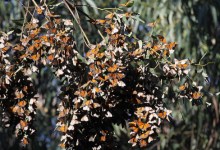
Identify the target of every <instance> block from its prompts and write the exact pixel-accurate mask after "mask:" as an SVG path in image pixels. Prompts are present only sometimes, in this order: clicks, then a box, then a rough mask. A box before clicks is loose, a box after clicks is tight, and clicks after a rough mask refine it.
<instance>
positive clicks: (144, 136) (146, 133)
mask: <svg viewBox="0 0 220 150" xmlns="http://www.w3.org/2000/svg"><path fill="white" fill-rule="evenodd" d="M149 134H150V131H149V130H148V131H146V132H145V133H143V134H141V135H140V139H146V138H147V137H148V136H149Z"/></svg>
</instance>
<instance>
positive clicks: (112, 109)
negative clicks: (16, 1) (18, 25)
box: [1, 3, 201, 149]
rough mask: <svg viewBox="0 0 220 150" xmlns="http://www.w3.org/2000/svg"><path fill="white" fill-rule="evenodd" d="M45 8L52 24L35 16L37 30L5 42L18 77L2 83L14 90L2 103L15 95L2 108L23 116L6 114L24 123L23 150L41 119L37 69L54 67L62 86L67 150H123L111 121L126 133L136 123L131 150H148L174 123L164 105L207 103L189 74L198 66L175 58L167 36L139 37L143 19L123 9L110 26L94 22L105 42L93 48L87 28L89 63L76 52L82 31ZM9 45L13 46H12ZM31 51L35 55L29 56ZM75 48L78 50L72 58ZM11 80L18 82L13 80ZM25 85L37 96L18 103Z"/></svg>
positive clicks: (61, 118)
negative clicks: (180, 100)
mask: <svg viewBox="0 0 220 150" xmlns="http://www.w3.org/2000/svg"><path fill="white" fill-rule="evenodd" d="M126 4H127V3H124V4H122V6H126ZM46 6H47V5H46V4H44V5H43V7H37V6H36V7H35V9H36V10H39V11H40V10H42V11H43V12H42V13H43V14H46V15H45V18H44V17H43V18H41V17H42V16H43V15H42V13H39V12H38V11H37V13H36V12H35V13H34V14H33V17H32V19H31V21H30V23H29V25H30V24H31V25H30V27H31V28H28V27H27V25H28V24H26V26H24V29H23V30H22V31H23V32H22V36H21V37H16V35H12V33H8V34H4V35H3V38H2V41H3V42H2V43H1V44H2V45H3V46H4V47H3V51H4V53H3V54H4V55H3V54H2V57H3V56H4V57H6V58H4V59H5V60H9V61H8V62H9V63H8V64H6V65H4V66H5V67H6V66H7V67H6V68H5V69H8V66H13V67H11V68H10V67H9V68H10V69H12V70H7V71H6V72H15V73H13V75H8V74H7V75H6V76H5V77H6V78H3V79H4V80H3V81H4V82H5V83H4V82H3V83H4V84H3V85H4V86H7V88H5V89H12V90H11V91H14V92H11V91H10V90H9V91H10V92H8V91H7V90H5V91H4V89H3V92H1V93H4V94H3V96H4V95H7V94H8V95H9V97H10V98H9V97H7V98H9V99H10V100H9V101H10V102H9V101H4V102H5V103H3V106H4V107H5V108H10V107H9V106H11V107H13V108H14V110H15V108H18V109H19V111H17V110H16V111H13V108H10V109H8V110H7V111H6V112H7V115H10V117H9V118H12V119H11V120H10V121H12V122H13V124H14V125H16V124H18V125H17V129H16V130H17V131H18V132H17V133H18V135H19V136H20V138H21V139H22V138H23V139H22V140H23V143H24V144H25V141H26V140H27V139H26V138H27V136H28V134H29V133H31V131H33V129H31V128H29V127H31V124H32V119H33V114H31V113H32V112H35V109H34V110H32V109H31V110H30V108H31V107H33V108H34V106H33V105H32V104H30V99H31V97H33V96H34V94H36V89H32V84H33V81H29V80H27V79H29V77H30V74H25V73H26V72H28V71H30V70H31V71H32V72H33V73H34V74H36V75H37V76H39V73H40V72H39V70H40V68H42V67H43V66H48V67H51V68H52V70H53V72H54V74H55V75H56V76H57V78H58V79H60V81H61V83H62V88H61V91H62V92H61V93H60V96H59V99H60V100H62V102H61V103H60V105H59V116H58V120H59V121H58V123H57V129H58V130H59V131H61V132H62V133H63V136H62V140H61V142H62V144H61V146H64V145H65V146H66V147H74V146H78V147H83V146H85V145H86V148H88V146H91V147H100V146H101V147H102V148H103V147H105V148H110V147H111V148H110V149H112V146H117V143H115V137H114V135H113V134H114V130H113V126H112V124H109V122H111V123H113V124H122V125H123V126H125V124H126V123H127V121H129V122H130V123H128V124H129V127H130V130H131V139H130V143H132V145H133V146H135V145H136V144H138V145H140V146H143V147H144V146H146V145H147V144H148V143H153V142H154V141H155V137H156V135H157V133H158V132H159V129H160V128H159V127H160V126H159V125H160V121H162V122H164V120H165V119H169V117H170V111H169V110H167V109H166V108H165V107H164V106H163V102H164V101H167V100H168V101H169V100H171V99H172V98H176V97H181V96H183V97H184V96H185V97H186V98H188V99H192V102H196V104H198V103H199V102H201V101H200V100H199V99H200V98H201V93H200V90H201V88H200V87H198V86H197V85H196V84H194V83H193V82H192V81H191V79H190V78H189V77H188V72H189V70H188V69H189V68H191V67H192V63H191V62H190V61H189V60H180V61H178V60H176V59H173V58H172V57H171V58H170V53H172V51H173V49H174V47H175V46H176V43H174V42H173V43H169V42H167V41H166V39H165V38H164V37H163V36H161V35H156V36H151V35H150V36H149V37H148V39H147V41H141V40H139V39H137V38H135V37H133V34H132V33H131V25H130V22H132V21H133V20H134V18H135V17H136V14H135V13H134V14H132V13H131V12H130V13H122V12H121V11H119V10H117V9H116V10H117V11H114V12H112V13H110V12H108V15H107V16H106V18H105V19H99V20H94V19H91V18H90V22H92V24H94V25H95V26H98V27H99V28H101V29H100V30H101V32H102V33H100V34H101V37H102V38H103V41H102V42H101V43H99V44H96V45H91V44H90V42H89V40H88V39H87V37H86V35H85V33H83V32H84V31H83V30H82V29H80V32H82V35H83V36H84V37H83V38H84V39H85V41H84V43H85V44H87V45H88V47H89V49H90V50H89V51H88V52H87V54H86V56H85V57H84V56H83V55H84V54H83V53H81V54H82V55H80V54H79V53H78V52H77V51H79V52H80V51H81V52H82V50H80V49H78V48H77V44H78V42H76V39H75V38H74V37H75V36H74V34H73V33H74V32H77V31H76V29H75V26H76V25H77V24H76V23H74V22H71V20H65V19H62V18H59V17H58V16H54V15H52V14H51V13H50V11H49V9H47V7H46ZM66 6H69V7H71V5H70V3H67V5H66ZM39 8H40V9H39ZM77 11H79V10H78V9H77ZM39 16H41V17H39ZM73 16H74V15H73ZM75 17H77V16H76V15H75ZM45 22H46V23H45ZM51 24H52V25H51ZM42 25H45V26H42ZM35 26H36V27H35ZM73 26H74V27H73ZM153 26H154V24H148V27H153ZM38 30H40V31H38ZM53 30H54V31H53ZM35 31H36V32H35ZM67 33H68V34H67ZM102 34H103V35H102ZM16 38H20V41H19V40H15V39H16ZM8 39H9V40H10V41H9V42H10V43H11V44H12V45H10V44H9V42H8V43H7V41H8ZM11 41H13V42H11ZM75 42H76V44H75ZM14 43H16V44H14ZM96 43H97V41H96ZM32 48H33V50H30V49H32ZM73 49H75V50H74V51H72V50H73ZM5 54H8V55H5ZM13 56H14V57H13ZM7 57H9V58H7ZM18 58H20V60H19V61H17V59H18ZM14 62H16V63H14ZM4 63H5V62H4ZM14 64H16V65H14ZM21 64H22V65H21ZM21 66H25V67H21ZM35 66H36V67H35ZM28 69H29V70H28ZM37 69H38V70H37ZM3 70H4V69H3ZM19 73H20V74H19ZM14 74H15V75H14ZM16 74H19V76H16ZM20 76H22V78H23V77H24V79H23V80H26V81H27V82H24V83H25V85H23V84H24V83H23V82H22V83H21V81H20ZM134 77H135V78H134ZM9 78H10V79H11V78H13V80H12V81H10V80H9ZM26 78H27V79H26ZM179 79H185V80H184V81H182V80H181V81H180V80H179ZM6 82H7V83H6ZM9 83H10V84H9ZM15 83H19V86H18V87H16V86H14V85H16V84H15ZM175 83H177V84H180V85H181V86H180V87H179V89H175V88H174V87H173V84H175ZM25 86H27V87H28V89H30V90H32V91H33V95H29V94H27V93H31V92H30V91H28V92H25V91H24V90H22V91H18V93H19V94H20V96H21V97H22V94H23V96H24V97H22V99H20V98H21V97H16V92H17V91H16V89H18V90H19V88H21V87H25ZM33 88H34V87H33ZM167 89H169V90H167ZM171 89H173V91H172V90H171ZM174 91H175V92H174ZM173 94H174V95H173ZM14 97H15V99H16V100H14ZM152 99H153V100H154V101H152ZM34 101H35V100H34ZM21 103H22V104H23V105H24V106H23V105H21ZM8 105H9V106H8ZM29 105H30V106H29ZM20 110H21V111H20ZM23 112H25V114H26V113H27V114H28V115H30V116H28V115H27V118H26V116H25V115H23ZM29 112H30V114H29ZM146 112H148V113H146ZM19 113H20V114H19ZM11 116H13V117H11ZM119 116H120V117H119ZM5 117H6V118H7V116H5ZM97 117H98V118H97ZM29 118H31V120H29ZM101 118H102V119H101ZM143 118H147V119H143ZM24 119H25V121H24ZM151 119H152V120H151ZM170 119H171V118H170ZM100 120H102V121H101V122H100ZM6 121H8V120H6ZM71 122H72V124H71ZM26 124H28V127H27V125H26ZM6 125H8V124H7V123H6ZM73 135H74V136H73ZM72 138H73V139H72ZM90 140H92V141H90ZM152 140H153V141H152ZM77 141H78V143H77ZM112 141H114V142H112ZM74 142H75V143H74ZM87 142H88V143H87ZM109 143H110V144H109ZM77 144H78V145H77ZM114 144H115V145H114Z"/></svg>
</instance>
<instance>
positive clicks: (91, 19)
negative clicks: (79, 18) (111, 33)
mask: <svg viewBox="0 0 220 150" xmlns="http://www.w3.org/2000/svg"><path fill="white" fill-rule="evenodd" d="M66 2H67V3H68V4H69V5H70V6H71V7H73V8H75V9H76V10H77V11H79V12H80V13H81V14H83V15H84V16H86V17H87V18H89V20H90V21H92V22H95V21H96V20H95V19H93V18H91V17H90V16H89V15H88V14H86V13H85V12H84V11H82V10H81V9H79V8H76V7H75V5H73V4H72V3H71V2H69V1H68V0H66ZM93 25H94V26H95V28H96V29H97V30H98V33H99V35H100V36H101V38H102V40H105V38H104V36H103V35H102V33H101V31H100V30H99V29H98V27H97V25H96V24H93Z"/></svg>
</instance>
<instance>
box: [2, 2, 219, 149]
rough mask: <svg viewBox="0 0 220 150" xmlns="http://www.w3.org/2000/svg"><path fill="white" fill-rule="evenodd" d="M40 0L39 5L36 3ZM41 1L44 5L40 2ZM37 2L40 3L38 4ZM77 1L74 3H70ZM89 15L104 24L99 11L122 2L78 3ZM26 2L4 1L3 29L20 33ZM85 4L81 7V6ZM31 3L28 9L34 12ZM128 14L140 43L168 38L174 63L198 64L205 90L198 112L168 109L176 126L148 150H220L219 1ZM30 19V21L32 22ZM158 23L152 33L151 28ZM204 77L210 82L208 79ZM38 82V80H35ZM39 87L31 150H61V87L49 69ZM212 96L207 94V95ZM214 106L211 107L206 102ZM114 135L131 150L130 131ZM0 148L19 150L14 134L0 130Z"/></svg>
mask: <svg viewBox="0 0 220 150" xmlns="http://www.w3.org/2000/svg"><path fill="white" fill-rule="evenodd" d="M36 1H37V0H36ZM39 1H40V0H39ZM39 1H37V2H39ZM72 1H73V0H72ZM60 2H61V0H47V3H48V4H49V5H53V4H57V3H60ZM74 2H75V3H76V4H79V5H81V6H78V7H80V9H82V10H83V11H84V12H85V13H87V14H88V15H89V16H91V17H92V18H93V19H101V18H102V17H104V16H105V15H106V13H105V12H104V11H102V10H101V9H99V8H117V7H118V6H119V4H120V3H125V2H126V1H124V0H118V1H116V0H105V1H103V0H95V1H93V0H74ZM27 5H28V0H1V1H0V14H1V15H0V30H2V31H5V32H6V31H10V30H14V31H15V32H16V33H19V32H21V31H20V28H21V27H22V25H23V21H24V16H25V9H24V7H23V6H25V7H26V6H27ZM82 5H83V6H82ZM31 6H33V4H32V3H31V2H30V7H29V10H30V11H33V10H32V8H31ZM127 10H128V11H133V12H136V13H138V14H140V15H138V19H137V20H138V21H136V22H133V23H132V26H133V32H134V33H136V35H137V38H141V39H146V40H147V39H148V36H149V35H150V34H151V33H152V32H153V34H160V35H164V36H165V37H166V38H167V40H168V41H176V42H177V43H178V47H177V48H176V50H175V57H176V58H182V59H183V58H189V59H191V60H192V62H195V63H197V64H199V65H197V67H195V69H193V70H192V71H191V74H197V76H199V78H198V77H197V78H195V80H196V81H198V83H200V84H201V85H203V86H204V89H205V91H206V92H204V98H203V104H202V105H200V106H198V107H195V106H192V104H191V103H190V102H189V101H187V100H182V99H180V100H170V101H168V102H166V104H167V106H166V107H167V108H169V109H171V110H173V118H174V121H173V122H172V123H170V124H169V123H167V124H164V126H163V128H162V133H161V134H160V141H158V142H156V143H155V144H154V145H152V147H150V148H149V149H155V150H164V149H169V150H177V149H181V150H185V149H186V150H189V149H191V150H194V149H207V150H210V149H220V136H219V133H220V123H219V114H220V110H219V106H220V105H219V101H220V98H219V96H218V92H219V88H220V71H219V70H220V63H219V62H220V1H219V0H157V1H156V0H135V3H134V5H133V7H131V8H127ZM54 12H56V13H58V14H60V15H62V16H63V17H64V18H71V16H70V15H69V12H68V10H67V9H66V8H65V7H64V5H63V4H60V5H59V6H57V7H54ZM80 17H81V24H82V26H83V29H84V30H85V31H86V34H87V36H88V37H89V39H90V40H91V42H93V43H94V44H95V43H97V42H99V41H100V37H99V35H98V34H97V30H96V28H95V27H94V26H93V25H92V24H91V23H89V22H88V21H87V20H88V18H86V17H85V16H80ZM28 19H29V18H27V20H28ZM151 22H156V24H157V25H156V27H155V28H154V29H151V28H149V27H148V26H147V24H148V23H151ZM75 39H76V41H77V49H78V50H79V52H80V53H81V54H83V53H85V52H86V51H87V50H88V49H86V48H85V45H84V42H83V37H82V35H80V31H79V30H77V29H76V33H75ZM204 78H205V79H206V80H204ZM37 79H38V80H37ZM35 82H36V85H37V86H38V87H39V97H40V98H39V99H40V101H39V106H38V113H37V117H36V121H35V127H36V130H37V132H36V134H35V135H34V137H33V139H32V141H31V143H30V145H28V146H27V149H30V150H38V149H41V150H55V149H60V148H59V147H58V146H57V145H58V143H59V138H60V137H59V134H58V133H57V132H55V131H54V127H55V124H56V117H55V116H56V115H57V112H56V108H57V104H58V102H59V99H57V98H56V95H57V93H58V92H59V82H58V81H57V80H56V79H55V78H54V77H53V75H52V72H51V71H50V69H49V68H42V69H41V73H40V77H39V78H37V77H36V81H35ZM207 91H208V92H207ZM206 102H208V103H211V106H207V103H206ZM115 131H116V136H117V138H118V140H119V141H120V143H121V144H120V146H121V147H120V148H119V149H125V150H126V149H130V145H129V144H128V143H127V141H128V139H129V138H128V132H127V129H122V128H121V127H120V126H115ZM0 149H3V150H16V149H22V148H21V147H20V146H19V141H17V140H16V139H15V137H14V135H13V132H12V130H11V129H5V128H4V127H2V126H0Z"/></svg>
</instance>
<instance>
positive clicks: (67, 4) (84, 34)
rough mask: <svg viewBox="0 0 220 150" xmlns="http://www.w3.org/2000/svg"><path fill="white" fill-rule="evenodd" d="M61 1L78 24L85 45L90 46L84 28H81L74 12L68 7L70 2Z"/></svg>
mask: <svg viewBox="0 0 220 150" xmlns="http://www.w3.org/2000/svg"><path fill="white" fill-rule="evenodd" d="M63 2H64V4H65V5H66V7H67V8H68V9H69V11H70V13H71V15H72V16H73V18H74V19H75V21H76V23H77V24H78V26H79V28H80V30H81V32H82V34H83V36H84V39H85V44H86V46H87V47H89V48H90V46H91V43H90V41H89V39H88V37H87V36H86V33H85V32H84V30H83V29H82V27H81V25H80V24H79V21H78V19H77V18H76V16H75V14H74V13H73V11H72V10H71V8H70V7H69V3H70V2H68V1H67V0H63Z"/></svg>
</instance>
